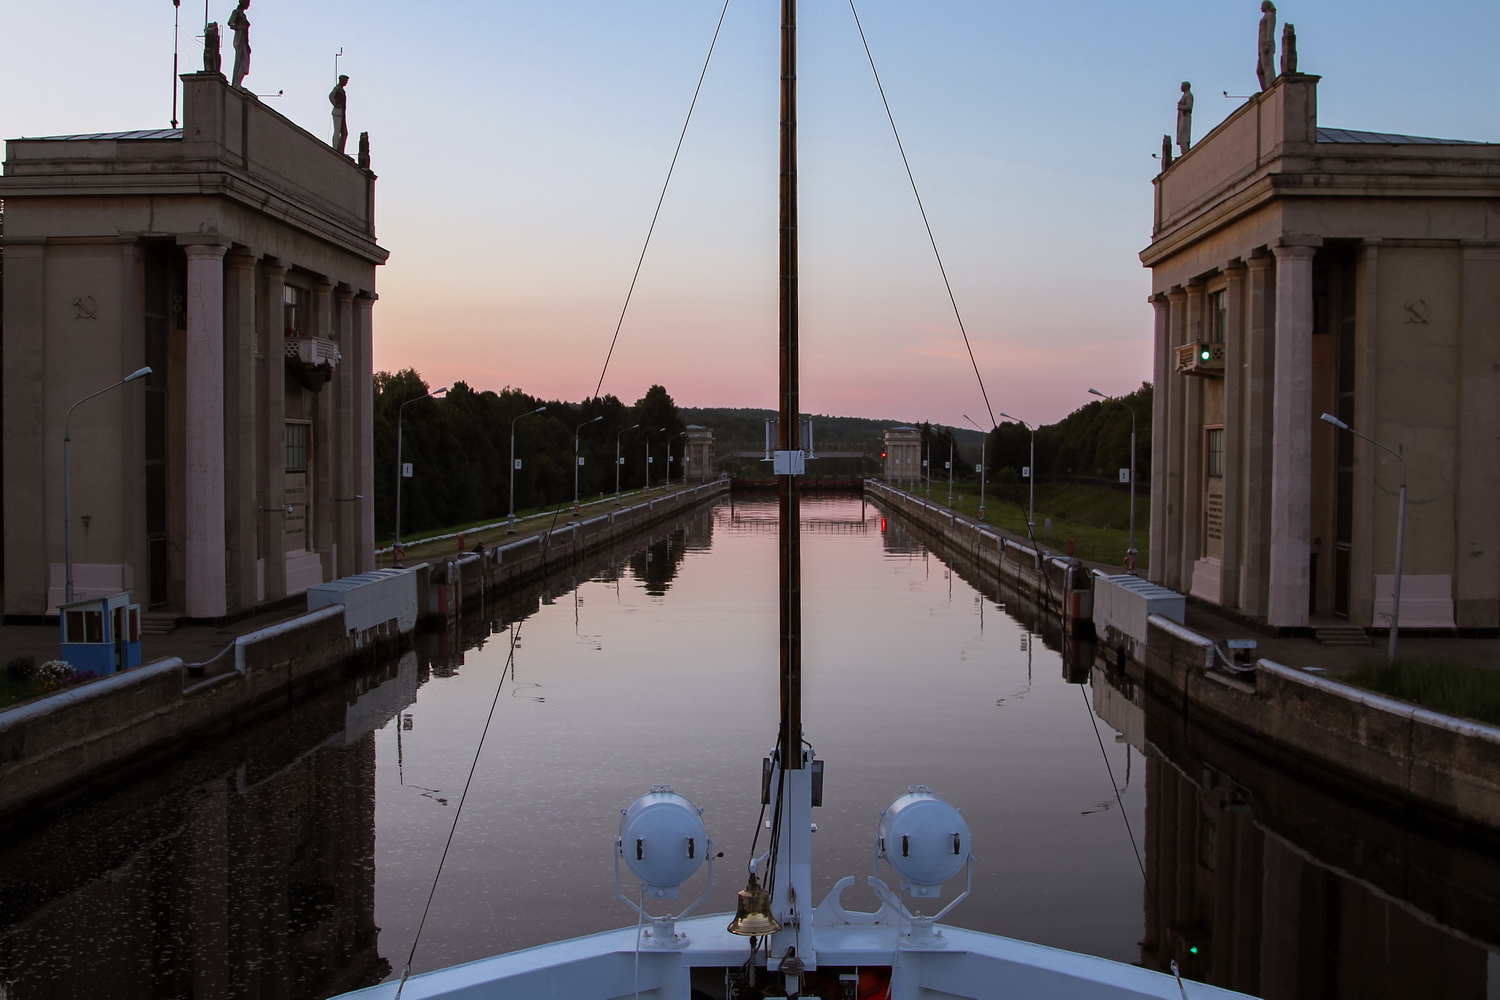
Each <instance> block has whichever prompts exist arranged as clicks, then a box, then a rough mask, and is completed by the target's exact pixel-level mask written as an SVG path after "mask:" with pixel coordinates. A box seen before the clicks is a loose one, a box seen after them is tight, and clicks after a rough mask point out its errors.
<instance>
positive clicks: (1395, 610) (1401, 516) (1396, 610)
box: [1320, 413, 1406, 663]
mask: <svg viewBox="0 0 1500 1000" xmlns="http://www.w3.org/2000/svg"><path fill="white" fill-rule="evenodd" d="M1320 419H1322V420H1323V421H1325V422H1327V423H1330V424H1332V425H1333V426H1335V427H1337V428H1338V429H1339V430H1341V431H1348V432H1349V433H1350V434H1353V435H1354V436H1355V437H1357V438H1364V439H1365V440H1366V441H1368V442H1370V443H1371V444H1373V445H1374V446H1375V447H1377V448H1380V449H1382V450H1383V451H1387V452H1390V453H1391V454H1392V455H1395V456H1396V461H1397V462H1399V463H1400V465H1401V492H1400V494H1399V497H1398V499H1397V501H1396V582H1395V589H1394V590H1393V591H1392V592H1391V636H1390V640H1389V641H1388V642H1387V643H1386V649H1385V658H1386V660H1388V661H1389V662H1392V663H1394V662H1395V661H1396V632H1397V631H1398V630H1399V629H1400V627H1401V555H1402V549H1403V547H1404V545H1403V543H1404V542H1405V541H1406V459H1405V458H1403V457H1402V456H1401V453H1400V452H1399V451H1397V450H1396V449H1394V448H1391V447H1389V446H1387V445H1383V444H1381V443H1380V442H1379V441H1376V440H1375V439H1374V438H1372V437H1370V436H1369V435H1368V434H1361V433H1360V432H1359V431H1357V430H1355V429H1354V428H1353V427H1350V426H1349V425H1348V424H1346V423H1344V422H1343V421H1342V420H1340V419H1339V418H1338V417H1335V416H1334V415H1333V414H1331V413H1325V414H1323V416H1322V417H1321V418H1320Z"/></svg>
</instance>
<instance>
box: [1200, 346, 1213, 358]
mask: <svg viewBox="0 0 1500 1000" xmlns="http://www.w3.org/2000/svg"><path fill="white" fill-rule="evenodd" d="M1213 353H1214V352H1213V350H1212V349H1210V348H1209V346H1208V345H1207V344H1202V345H1200V346H1199V348H1198V358H1199V360H1200V361H1209V360H1212V359H1213Z"/></svg>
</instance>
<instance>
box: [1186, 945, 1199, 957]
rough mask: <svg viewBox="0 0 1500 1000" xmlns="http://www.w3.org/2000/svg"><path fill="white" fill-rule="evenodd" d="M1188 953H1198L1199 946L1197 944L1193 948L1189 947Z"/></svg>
mask: <svg viewBox="0 0 1500 1000" xmlns="http://www.w3.org/2000/svg"><path fill="white" fill-rule="evenodd" d="M1188 954H1189V955H1196V954H1198V946H1197V945H1193V946H1192V947H1191V948H1189V949H1188Z"/></svg>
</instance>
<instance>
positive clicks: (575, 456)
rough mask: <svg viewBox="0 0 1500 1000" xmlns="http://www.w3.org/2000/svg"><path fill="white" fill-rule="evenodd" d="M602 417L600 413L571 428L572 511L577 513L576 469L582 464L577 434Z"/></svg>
mask: <svg viewBox="0 0 1500 1000" xmlns="http://www.w3.org/2000/svg"><path fill="white" fill-rule="evenodd" d="M603 419H604V414H602V413H601V414H599V415H598V416H597V417H595V418H594V419H593V420H585V421H584V422H583V423H581V424H579V425H578V426H577V427H575V428H573V513H575V514H576V513H578V469H579V468H580V467H581V466H582V465H583V462H582V460H581V459H580V458H579V457H578V435H579V434H582V433H583V429H584V428H585V427H587V426H588V425H589V424H597V423H598V422H599V421H601V420H603Z"/></svg>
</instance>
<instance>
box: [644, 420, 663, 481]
mask: <svg viewBox="0 0 1500 1000" xmlns="http://www.w3.org/2000/svg"><path fill="white" fill-rule="evenodd" d="M664 430H666V428H665V427H658V428H657V429H656V430H654V431H647V432H646V485H645V487H644V488H645V489H647V490H649V489H651V435H653V434H660V433H661V432H662V431H664Z"/></svg>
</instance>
